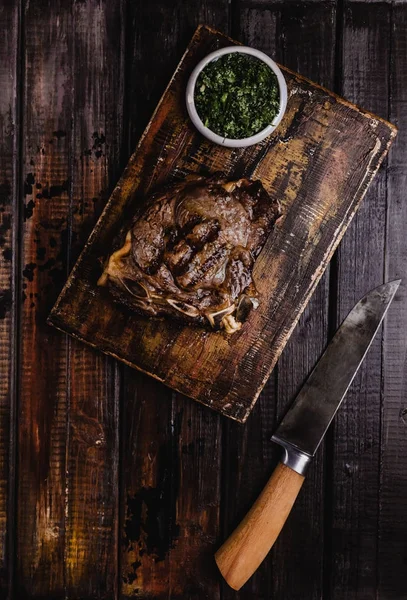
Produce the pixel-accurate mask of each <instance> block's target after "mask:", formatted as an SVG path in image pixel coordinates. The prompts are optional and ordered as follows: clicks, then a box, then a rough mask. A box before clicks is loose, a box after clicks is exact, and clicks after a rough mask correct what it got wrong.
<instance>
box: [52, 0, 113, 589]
mask: <svg viewBox="0 0 407 600" xmlns="http://www.w3.org/2000/svg"><path fill="white" fill-rule="evenodd" d="M71 37H72V45H73V54H72V56H71V57H70V60H71V64H72V66H73V70H74V79H73V90H74V92H73V131H72V138H71V139H72V156H73V165H72V168H71V178H72V180H71V202H72V205H71V223H70V231H69V234H70V240H71V245H70V248H69V252H70V265H71V267H72V265H73V263H74V261H75V260H76V257H77V255H78V253H79V250H80V248H82V247H83V244H84V243H85V241H86V239H87V236H88V235H89V232H90V230H91V228H92V227H93V225H94V223H95V221H96V219H97V217H98V215H99V214H100V212H101V209H102V208H103V205H104V204H105V202H106V199H107V197H108V193H109V190H110V189H111V188H112V184H114V183H115V181H116V180H117V177H118V175H119V173H118V168H119V167H120V155H119V153H120V149H121V145H122V128H123V76H124V68H123V66H124V65H123V55H124V17H123V7H122V2H120V1H117V2H99V1H96V0H90V1H88V2H86V3H76V4H75V5H74V7H73V31H72V33H71ZM78 66H79V68H78ZM63 133H64V132H60V135H62V134H63ZM68 135H69V132H68ZM117 379H118V378H117V373H116V370H115V366H114V364H113V360H112V359H108V358H107V357H105V356H102V355H100V354H99V353H96V352H95V351H93V350H92V349H90V348H88V347H85V346H84V345H83V344H80V343H79V342H77V341H76V340H72V342H71V344H70V348H69V381H70V388H69V432H68V440H67V444H68V445H67V481H66V490H67V498H66V549H65V557H64V562H65V566H66V586H67V596H68V597H70V598H73V599H74V600H75V599H77V598H106V599H108V600H111V599H113V598H114V597H116V593H117V589H116V587H117V555H118V508H119V507H118V494H119V490H118V460H119V440H118V427H119V406H118V400H119V390H118V381H117Z"/></svg>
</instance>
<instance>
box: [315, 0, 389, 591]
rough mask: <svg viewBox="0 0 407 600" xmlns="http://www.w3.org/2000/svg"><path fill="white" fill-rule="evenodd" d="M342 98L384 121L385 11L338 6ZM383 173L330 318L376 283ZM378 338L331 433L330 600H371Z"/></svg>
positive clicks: (344, 263) (348, 247)
mask: <svg viewBox="0 0 407 600" xmlns="http://www.w3.org/2000/svg"><path fill="white" fill-rule="evenodd" d="M343 31H344V33H343V54H342V63H343V88H342V92H343V94H344V95H345V97H347V98H349V99H350V100H352V101H354V102H357V103H358V104H361V105H363V106H366V107H367V108H368V109H369V110H372V111H374V112H376V113H377V114H378V115H380V116H382V117H387V115H388V78H389V64H390V55H389V52H390V47H389V44H388V39H389V37H390V7H389V6H388V5H384V4H368V5H366V4H360V3H357V4H356V3H352V2H349V3H346V4H345V10H344V23H343ZM385 232H386V171H385V169H384V168H383V169H381V171H380V172H379V174H378V176H377V178H376V180H375V182H374V184H373V185H372V187H371V188H370V190H369V192H368V194H367V197H366V199H365V201H364V203H363V205H362V207H361V210H360V211H359V212H358V214H357V215H356V217H355V219H354V221H353V223H352V225H351V226H350V228H349V231H348V232H347V234H346V235H345V237H344V240H343V242H342V244H341V246H340V248H339V251H338V273H337V314H336V323H337V325H339V323H340V322H341V321H342V319H343V318H344V317H345V316H346V314H347V313H348V311H349V310H350V309H351V308H352V307H353V305H354V304H355V302H357V300H358V299H360V298H361V297H362V296H363V295H364V294H365V293H366V292H368V291H369V290H370V289H371V288H374V287H375V286H377V285H379V284H380V283H382V281H383V274H384V245H385ZM380 337H381V336H380V335H378V336H377V337H376V339H375V341H374V342H373V345H372V347H371V349H370V350H369V353H368V355H367V357H366V360H365V361H364V363H363V365H362V367H361V369H360V371H359V373H358V375H357V377H356V378H355V381H354V383H353V385H352V387H351V389H350V390H349V392H348V394H347V397H346V400H345V403H344V406H343V407H342V408H341V410H340V411H339V413H338V415H337V417H336V419H335V422H334V426H333V446H332V449H331V453H332V457H333V463H332V466H331V469H332V470H331V471H330V477H331V494H332V498H331V502H332V504H331V507H330V508H331V510H332V517H331V518H332V520H331V531H329V530H328V531H327V543H328V547H327V548H326V552H327V556H330V560H328V561H327V567H328V565H329V566H330V569H329V573H330V577H329V582H328V581H327V584H328V585H329V589H328V590H326V593H327V594H328V595H329V597H331V598H337V599H338V600H339V599H340V600H344V599H345V598H346V599H351V598H371V597H372V598H373V597H376V584H377V567H378V564H377V543H376V536H377V520H378V494H379V464H380V463H379V453H380V414H381V369H382V357H381V339H380Z"/></svg>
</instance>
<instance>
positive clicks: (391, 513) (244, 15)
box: [0, 0, 407, 600]
mask: <svg viewBox="0 0 407 600" xmlns="http://www.w3.org/2000/svg"><path fill="white" fill-rule="evenodd" d="M200 22H205V23H207V24H209V25H213V26H215V27H217V28H218V29H221V30H223V31H225V32H227V33H230V34H232V35H233V36H234V37H236V38H237V39H239V40H241V41H242V42H244V43H247V44H250V45H253V46H255V47H257V48H259V49H261V50H264V51H265V52H267V53H269V54H271V55H272V56H274V57H276V59H277V60H278V61H280V62H281V63H283V64H285V65H287V66H288V67H290V68H292V69H295V70H297V71H299V72H300V73H302V74H304V75H306V76H308V77H310V78H311V79H313V80H314V81H316V82H319V83H321V84H323V85H325V86H326V87H329V88H331V89H333V90H335V91H336V92H338V93H340V94H342V95H344V96H345V97H346V98H348V99H350V100H352V101H354V102H356V103H358V104H360V105H362V106H363V107H365V108H367V109H369V110H371V111H373V112H375V113H377V114H378V115H380V116H382V117H384V118H387V119H389V120H390V121H392V122H393V123H395V124H396V125H397V126H398V127H399V129H400V132H399V135H398V138H397V139H396V142H395V144H394V145H393V148H392V150H391V152H390V155H389V157H388V160H387V162H386V163H385V164H384V165H383V166H382V168H381V169H380V173H379V175H378V176H377V177H376V179H375V181H374V183H373V185H372V187H371V188H370V190H369V192H368V194H367V196H366V198H365V200H364V203H363V205H362V208H361V209H360V211H359V213H358V215H357V216H356V217H355V219H354V221H353V223H352V225H351V227H350V229H349V230H348V232H347V234H346V236H345V238H344V240H343V242H342V243H341V245H340V249H339V251H338V253H337V255H336V257H335V258H334V260H333V261H332V263H331V265H330V269H329V272H327V273H326V274H325V276H324V277H323V279H322V281H321V283H320V284H319V286H318V288H317V291H316V292H315V294H314V296H313V298H312V300H311V302H310V303H309V305H308V307H307V309H306V311H305V313H304V314H303V316H302V318H301V320H300V322H299V324H298V326H297V328H296V330H295V332H294V334H293V335H292V337H291V340H290V342H289V344H288V346H287V347H286V349H285V351H284V354H283V356H282V357H281V359H280V361H279V364H278V368H276V369H275V371H274V372H273V374H272V376H271V378H270V380H269V382H268V383H267V385H266V387H265V389H264V392H263V393H262V395H261V398H260V400H259V401H258V403H257V405H256V407H255V409H254V411H253V413H252V415H251V417H250V418H249V420H248V422H247V424H246V425H245V426H241V425H238V424H237V423H234V422H231V421H228V420H227V419H224V418H221V417H219V416H218V415H217V414H215V413H213V412H211V411H210V410H208V409H206V408H203V407H201V406H199V405H198V404H196V403H194V402H192V401H190V400H188V399H186V398H183V397H180V396H179V395H177V394H175V393H171V391H170V390H168V389H167V388H164V387H163V386H161V385H160V384H159V383H158V382H156V381H153V380H152V379H148V378H147V377H144V376H142V375H141V374H139V373H137V372H134V371H132V370H130V369H128V368H125V367H123V366H122V365H120V364H118V363H116V362H115V361H113V360H110V359H108V358H106V357H105V356H102V355H101V354H98V353H96V352H93V351H91V350H90V349H89V348H87V347H85V346H83V345H81V344H79V343H77V342H75V341H73V340H71V339H68V338H67V337H65V336H64V335H62V334H61V333H59V332H57V331H55V330H53V329H51V328H50V327H49V326H47V325H46V324H45V318H46V316H47V314H48V312H49V309H50V308H51V306H52V304H53V302H54V301H55V299H56V296H57V294H58V292H59V290H60V289H61V287H62V285H63V283H64V281H65V280H66V277H67V274H68V272H69V270H70V268H71V267H72V265H73V263H74V261H75V259H76V257H77V256H78V253H79V251H80V249H81V247H82V246H83V244H84V243H85V240H86V239H87V236H88V235H89V232H90V231H91V229H92V226H93V225H94V223H95V221H96V219H97V217H98V215H99V214H100V212H101V210H102V208H103V206H104V204H105V202H106V199H107V197H108V195H109V191H110V190H111V189H112V187H113V185H114V183H115V182H116V181H117V179H118V177H119V175H120V173H121V171H122V169H123V167H124V165H125V164H126V161H127V158H128V157H129V155H130V152H131V151H132V149H133V148H134V146H135V144H136V142H137V139H138V138H139V136H140V134H141V132H142V130H143V128H144V126H145V124H146V123H147V121H148V119H149V117H150V116H151V113H152V111H153V109H154V107H155V104H156V102H157V101H158V99H159V97H160V94H161V93H162V91H163V89H164V87H165V85H166V83H167V82H168V80H169V78H170V76H171V73H172V71H173V69H174V67H175V66H176V64H177V62H178V60H179V58H180V57H181V55H182V53H183V51H184V49H185V47H186V44H187V42H188V41H189V38H190V37H191V35H192V33H193V31H194V29H195V28H196V26H197V24H198V23H200ZM0 31H1V36H0V86H1V87H0V130H1V141H0V144H1V147H0V178H1V180H0V241H1V245H2V256H1V260H0V282H1V291H0V318H1V321H0V350H1V358H0V361H1V363H0V364H1V384H0V598H1V599H2V600H3V599H6V598H7V599H9V598H14V599H15V600H24V599H28V598H36V599H40V598H41V599H43V600H45V599H47V600H51V599H52V600H59V599H62V598H67V599H72V600H79V599H81V600H85V599H86V600H90V599H97V598H98V599H99V598H100V599H102V598H103V599H106V600H114V599H116V598H122V599H124V598H145V599H147V598H151V599H161V598H174V599H175V598H178V599H190V598H191V599H201V598H202V599H203V598H208V599H210V600H219V599H220V598H222V599H223V600H227V599H231V598H240V599H242V600H243V599H249V598H250V599H252V598H258V599H279V600H290V599H298V600H313V599H315V600H316V599H320V598H323V600H348V599H358V600H359V599H360V600H365V599H366V600H373V599H380V600H390V599H406V598H407V583H406V578H405V573H406V568H407V518H406V513H407V465H405V462H406V461H407V429H406V426H407V416H406V415H407V371H406V367H405V361H406V350H407V333H406V329H407V303H406V287H405V284H404V285H402V287H401V290H400V292H399V294H398V297H397V299H396V301H395V302H394V304H393V306H392V307H391V309H390V312H389V315H388V317H387V319H386V323H385V326H384V328H383V331H382V332H381V333H380V335H378V336H377V338H376V340H375V342H374V344H373V346H372V348H371V350H370V352H369V354H368V357H367V359H366V361H365V363H364V364H363V366H362V368H361V370H360V372H359V374H358V376H357V378H356V380H355V382H354V384H353V385H352V389H351V391H350V392H349V394H348V396H347V400H346V403H345V406H344V408H343V410H342V411H341V412H340V413H339V415H338V417H337V419H336V421H335V424H334V426H333V427H332V429H331V430H330V432H329V435H328V436H327V439H326V442H325V444H324V447H323V448H322V449H321V451H320V453H319V455H318V458H317V459H316V461H315V464H314V465H313V467H312V469H311V471H310V474H309V477H308V480H307V481H306V484H305V486H304V489H303V491H302V493H301V495H300V498H299V500H298V502H297V504H296V506H295V509H294V510H293V513H292V515H291V517H290V519H289V521H288V522H287V525H286V527H285V529H284V531H283V533H282V535H281V537H280V539H279V540H278V542H277V544H276V545H275V547H274V549H273V550H272V552H271V554H270V555H269V556H268V558H267V559H266V561H265V562H264V563H263V565H262V566H261V568H260V569H259V571H258V572H257V573H256V574H255V576H254V577H253V578H252V579H251V580H250V582H249V583H248V584H247V585H246V586H245V587H244V588H243V589H242V591H241V592H240V593H235V592H233V591H231V590H230V589H228V588H227V586H226V585H225V584H223V583H222V581H221V579H220V577H219V575H218V574H217V571H216V569H215V567H214V562H213V553H214V550H215V548H216V547H217V546H218V545H219V543H220V542H221V540H223V539H224V538H225V536H226V535H227V534H228V533H229V532H230V531H231V530H232V528H233V527H234V525H235V524H236V523H237V522H238V521H239V519H240V518H241V517H242V516H243V514H244V513H245V511H246V510H247V508H248V507H249V506H250V504H251V503H252V502H253V500H254V499H255V497H256V495H257V493H258V492H259V491H260V489H261V488H262V486H263V485H264V483H265V481H266V480H267V478H268V476H269V474H270V472H271V470H272V469H273V467H274V465H275V464H276V460H277V456H278V450H277V449H276V448H275V447H273V445H272V444H271V443H270V442H269V438H270V436H271V433H272V432H273V430H274V428H275V426H276V423H277V422H278V421H279V419H280V417H281V415H282V414H283V412H284V411H285V409H286V407H287V406H288V405H289V403H290V402H291V401H292V399H293V398H294V396H295V393H296V391H297V390H298V389H299V387H300V386H301V384H302V383H303V381H304V379H305V378H306V376H307V374H308V373H309V371H310V369H311V368H312V366H313V365H314V363H315V361H316V360H317V358H318V356H319V355H320V353H321V351H322V349H323V348H324V346H325V344H326V343H327V340H328V339H329V337H330V336H331V335H332V333H333V331H334V330H335V328H336V326H337V325H338V324H339V322H340V321H341V319H342V318H343V317H344V316H345V315H346V313H347V311H348V310H349V309H350V308H351V307H352V306H353V304H354V303H355V301H356V300H357V299H359V298H360V297H361V296H362V295H363V294H364V293H365V292H367V291H368V290H369V289H370V288H372V287H375V286H376V285H378V284H380V283H381V282H382V281H384V280H389V279H393V278H398V277H402V278H403V277H404V278H405V280H406V281H407V234H406V229H407V202H406V200H405V191H404V190H405V189H406V188H407V155H406V150H405V149H406V147H407V5H406V4H405V3H403V2H401V1H398V2H393V3H392V2H386V3H383V2H380V3H379V2H378V3H376V2H361V1H354V2H352V1H349V0H338V1H335V0H332V1H324V0H313V1H309V2H293V1H292V0H286V1H284V2H280V1H278V0H253V1H252V0H244V1H240V2H239V1H237V0H232V1H231V2H230V1H228V0H204V1H201V0H188V2H182V1H181V0H161V1H158V0H148V1H141V0H139V1H134V0H82V1H80V0H77V1H74V0H72V1H69V0H49V1H48V2H46V1H43V0H21V1H20V2H19V1H18V0H2V2H1V4H0Z"/></svg>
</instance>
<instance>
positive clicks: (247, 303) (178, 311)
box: [98, 175, 279, 333]
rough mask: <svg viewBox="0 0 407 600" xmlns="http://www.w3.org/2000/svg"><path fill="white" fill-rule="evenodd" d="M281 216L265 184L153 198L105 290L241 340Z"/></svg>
mask: <svg viewBox="0 0 407 600" xmlns="http://www.w3.org/2000/svg"><path fill="white" fill-rule="evenodd" d="M278 216H279V205H278V202H277V201H275V200H272V199H271V198H270V196H269V195H268V194H267V192H266V191H265V189H264V188H263V186H262V184H261V182H260V181H250V180H248V179H240V180H238V181H235V182H227V181H226V180H225V179H224V178H223V177H222V176H220V175H214V176H212V177H211V178H209V179H207V178H204V177H194V178H188V179H186V180H185V181H183V182H182V183H176V184H174V185H171V186H169V187H167V188H166V189H165V190H163V191H161V192H159V193H157V194H154V195H153V196H152V197H151V198H150V200H149V202H148V203H147V209H146V210H145V211H144V212H143V213H142V214H141V215H138V216H136V217H135V218H134V220H133V223H132V225H131V227H130V229H129V230H128V231H127V232H125V239H124V243H122V246H121V247H120V249H119V250H117V251H116V252H114V253H113V254H111V255H110V256H109V257H108V259H107V261H106V264H105V268H104V271H103V274H102V276H101V277H100V279H99V281H98V284H99V285H108V287H109V289H110V290H111V292H112V294H113V295H114V296H115V298H116V299H117V300H119V301H120V302H121V303H124V304H126V305H127V306H128V307H130V308H131V309H133V310H135V311H136V312H138V313H141V314H145V315H151V316H159V315H168V316H171V317H175V318H178V319H182V320H184V321H187V322H196V323H199V324H205V323H208V322H209V323H210V324H211V326H212V327H214V328H224V329H225V330H226V331H227V332H228V333H233V331H236V330H237V329H240V327H241V322H242V320H244V318H245V317H246V316H247V312H248V310H249V309H250V308H252V307H253V306H257V304H258V303H257V300H256V290H255V286H254V283H253V281H252V270H253V265H254V261H255V259H256V257H257V256H258V254H259V253H260V251H261V249H262V247H263V245H264V243H265V241H266V238H267V235H268V234H269V232H270V231H271V229H272V227H273V225H274V223H275V221H276V219H277V217H278Z"/></svg>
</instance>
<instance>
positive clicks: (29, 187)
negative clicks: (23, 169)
mask: <svg viewBox="0 0 407 600" xmlns="http://www.w3.org/2000/svg"><path fill="white" fill-rule="evenodd" d="M34 183H35V178H34V175H33V174H32V173H28V175H27V177H26V178H25V181H24V194H25V196H31V194H32V193H33V185H34Z"/></svg>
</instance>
